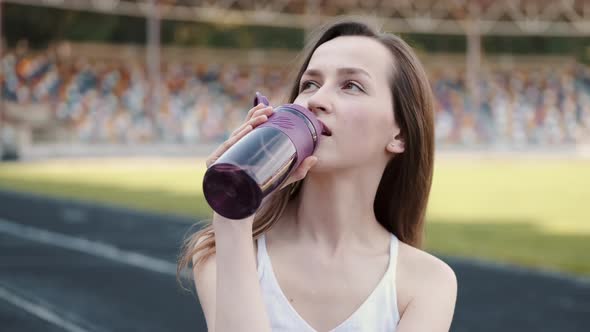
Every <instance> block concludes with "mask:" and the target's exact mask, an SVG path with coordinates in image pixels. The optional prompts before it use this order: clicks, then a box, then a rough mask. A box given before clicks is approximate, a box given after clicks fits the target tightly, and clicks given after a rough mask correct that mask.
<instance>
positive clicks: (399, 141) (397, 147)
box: [386, 135, 405, 154]
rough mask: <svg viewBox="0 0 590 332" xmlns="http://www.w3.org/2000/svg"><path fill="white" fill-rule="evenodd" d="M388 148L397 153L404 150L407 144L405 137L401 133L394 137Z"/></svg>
mask: <svg viewBox="0 0 590 332" xmlns="http://www.w3.org/2000/svg"><path fill="white" fill-rule="evenodd" d="M386 149H387V151H389V152H391V153H395V154H398V153H402V152H404V150H405V144H404V140H403V138H402V137H401V136H400V135H397V137H395V138H393V139H392V141H391V142H389V144H387V148H386Z"/></svg>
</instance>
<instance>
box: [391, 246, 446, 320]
mask: <svg viewBox="0 0 590 332" xmlns="http://www.w3.org/2000/svg"><path fill="white" fill-rule="evenodd" d="M397 288H398V292H399V293H400V294H399V295H398V299H399V301H398V302H399V307H400V313H402V312H404V311H405V309H406V308H407V306H408V305H409V304H410V303H411V302H413V301H419V300H424V298H427V299H428V301H430V302H441V303H447V304H452V305H453V307H454V304H455V300H456V294H457V277H456V275H455V272H454V271H453V269H452V268H451V267H450V266H449V265H448V264H447V263H445V262H444V261H442V260H441V259H440V258H438V257H436V256H434V255H432V254H430V253H428V252H426V251H423V250H420V249H417V248H414V247H412V246H410V245H407V244H405V243H402V242H401V241H400V243H399V253H398V268H397Z"/></svg>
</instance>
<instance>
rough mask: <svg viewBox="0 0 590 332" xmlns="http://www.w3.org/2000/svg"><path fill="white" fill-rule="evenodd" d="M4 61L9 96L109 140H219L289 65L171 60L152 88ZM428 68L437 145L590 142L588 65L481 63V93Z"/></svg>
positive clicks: (143, 69)
mask: <svg viewBox="0 0 590 332" xmlns="http://www.w3.org/2000/svg"><path fill="white" fill-rule="evenodd" d="M1 66H2V74H1V75H2V76H1V77H0V79H1V80H0V81H1V89H2V96H3V99H4V101H5V102H8V103H18V104H21V105H29V104H43V105H47V107H48V109H50V111H51V112H52V118H53V119H55V123H57V124H58V125H59V126H62V127H63V128H65V129H67V130H68V132H70V133H71V135H72V137H73V138H72V139H73V140H75V141H79V142H109V143H136V142H155V141H157V142H170V143H174V142H178V143H197V142H213V141H221V140H223V139H225V138H226V137H227V136H228V135H229V133H231V131H232V130H233V129H234V128H235V127H236V126H238V125H239V124H240V123H241V121H243V119H244V117H245V115H246V112H247V110H248V109H249V108H250V107H251V104H252V100H253V96H254V92H255V91H261V92H262V93H263V94H265V95H267V96H269V97H270V98H269V99H271V102H273V103H274V104H277V103H278V102H280V101H281V100H282V99H281V100H279V97H281V98H282V97H284V96H285V93H286V92H287V89H288V88H289V83H290V82H289V75H288V74H289V72H290V70H292V68H283V67H276V66H253V67H252V66H248V67H244V66H238V65H231V64H216V63H214V62H211V63H181V62H172V61H171V62H166V63H164V64H162V67H161V74H160V79H159V81H160V84H159V85H155V84H152V83H151V82H152V81H151V80H150V77H152V76H150V70H149V68H148V66H146V64H145V63H140V62H125V61H92V60H89V59H84V58H72V59H68V60H65V61H62V60H60V59H59V58H56V57H55V56H52V55H51V54H43V53H41V54H19V53H18V52H8V53H5V54H3V55H2V58H1ZM429 75H430V79H431V84H432V88H433V91H434V94H435V96H436V139H437V143H438V144H439V145H449V146H471V145H474V146H476V145H482V144H485V145H506V146H514V145H527V146H528V145H540V146H549V145H551V146H559V145H563V144H577V143H581V142H584V143H588V142H589V141H590V68H589V67H588V66H586V65H582V64H571V65H567V66H563V67H560V68H557V67H555V66H539V67H538V68H534V67H527V68H526V69H525V68H524V67H523V68H518V66H516V68H513V69H510V70H508V69H501V68H495V69H494V68H482V71H481V73H480V76H479V78H478V80H477V88H478V91H479V98H476V99H474V98H470V94H469V93H468V88H467V83H466V82H467V81H466V73H465V71H464V70H462V69H451V68H447V69H444V70H443V69H440V70H438V69H432V70H429ZM477 99H479V107H478V106H477V104H478V102H477ZM158 105H159V106H158Z"/></svg>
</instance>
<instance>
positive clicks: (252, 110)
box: [244, 103, 266, 121]
mask: <svg viewBox="0 0 590 332" xmlns="http://www.w3.org/2000/svg"><path fill="white" fill-rule="evenodd" d="M265 107H266V105H264V104H263V103H259V104H258V105H256V106H254V107H253V108H251V109H250V110H249V111H248V114H246V119H245V120H244V121H248V120H250V119H251V118H252V115H253V114H254V112H256V111H257V110H259V109H262V108H265Z"/></svg>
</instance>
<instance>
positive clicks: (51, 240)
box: [0, 218, 176, 276]
mask: <svg viewBox="0 0 590 332" xmlns="http://www.w3.org/2000/svg"><path fill="white" fill-rule="evenodd" d="M0 232H2V233H6V234H10V235H12V236H15V237H19V238H22V239H27V240H31V241H36V242H40V243H44V244H48V245H51V246H55V247H61V248H65V249H70V250H75V251H78V252H82V253H85V254H89V255H94V256H97V257H100V258H106V259H110V260H113V261H116V262H119V263H123V264H127V265H132V266H136V267H139V268H142V269H145V270H150V271H154V272H159V273H164V274H169V275H174V276H175V275H176V264H173V263H170V262H168V261H165V260H163V259H158V258H154V257H150V256H147V255H144V254H141V253H138V252H134V251H129V250H122V249H119V248H117V247H115V246H113V245H110V244H106V243H102V242H98V241H90V240H86V239H83V238H78V237H74V236H69V235H64V234H60V233H55V232H51V231H46V230H44V229H40V228H36V227H31V226H25V225H22V224H19V223H16V222H12V221H8V220H6V219H3V218H0Z"/></svg>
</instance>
